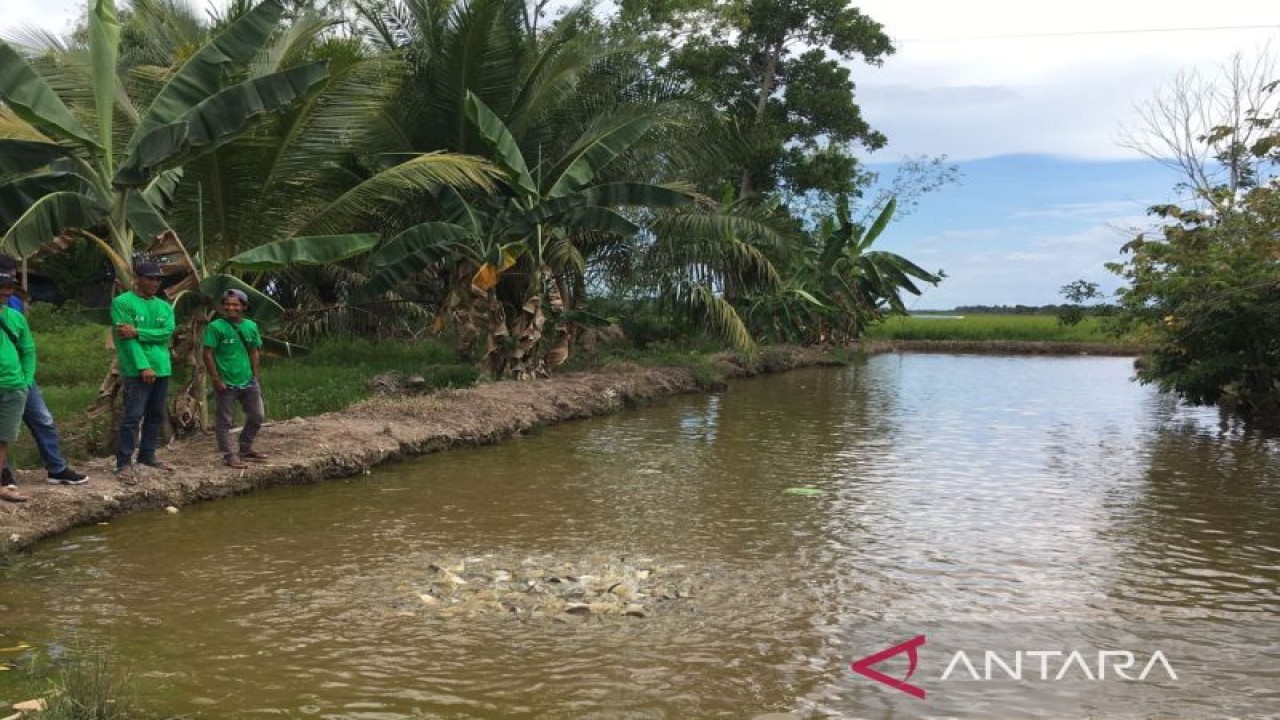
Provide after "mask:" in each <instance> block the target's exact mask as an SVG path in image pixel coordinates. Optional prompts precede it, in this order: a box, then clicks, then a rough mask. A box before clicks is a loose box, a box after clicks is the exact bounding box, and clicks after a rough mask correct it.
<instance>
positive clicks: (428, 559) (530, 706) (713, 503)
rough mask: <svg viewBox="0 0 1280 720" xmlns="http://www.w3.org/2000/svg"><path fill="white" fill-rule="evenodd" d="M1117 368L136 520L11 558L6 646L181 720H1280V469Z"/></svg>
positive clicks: (1046, 367) (504, 454)
mask: <svg viewBox="0 0 1280 720" xmlns="http://www.w3.org/2000/svg"><path fill="white" fill-rule="evenodd" d="M1131 375H1132V361H1131V360H1129V359H1124V358H1085V357H1071V358H1044V357H1033V358H1026V357H981V356H960V355H952V356H947V355H910V354H908V355H881V356H876V357H873V358H870V359H868V360H866V361H862V362H859V363H858V364H856V365H854V366H851V367H848V368H838V369H834V368H821V369H806V370H799V371H793V372H789V373H785V374H781V375H776V376H769V377H762V378H756V379H752V380H745V381H737V382H734V383H733V384H732V385H731V386H730V388H729V389H728V390H727V391H726V392H723V393H717V394H710V395H693V396H684V397H678V398H671V399H668V400H664V401H661V402H658V403H655V404H653V405H651V406H649V407H644V408H638V409H635V410H629V411H626V412H623V413H619V414H617V415H614V416H610V417H606V418H600V419H595V420H590V421H584V422H578V423H572V424H568V425H563V426H557V427H551V428H546V429H543V430H541V431H539V432H537V433H534V434H532V435H530V436H527V437H523V438H520V439H517V440H514V441H510V442H507V443H504V444H501V445H497V446H490V447H484V448H478V449H474V450H465V451H455V452H448V453H443V454H438V455H432V456H427V457H423V458H420V459H416V460H414V461H412V462H407V463H403V464H399V465H393V466H387V467H384V468H379V469H375V470H374V471H373V472H372V474H370V475H367V476H363V477H359V478H354V479H350V480H346V481H335V482H330V483H326V484H322V485H315V486H307V487H287V488H275V489H271V490H267V491H261V492H257V493H254V494H251V495H248V496H245V497H241V498H236V499H232V500H225V501H220V502H216V503H209V504H206V505H198V506H192V507H188V508H184V509H183V510H182V512H181V513H179V514H166V513H146V514H140V515H133V516H127V517H123V518H120V519H117V520H115V521H113V522H111V523H110V524H106V525H101V526H97V527H89V528H81V529H78V530H75V531H72V532H70V533H68V534H65V535H62V536H60V537H58V538H55V539H52V540H49V541H46V542H44V543H41V544H40V545H38V546H37V547H36V548H35V550H34V552H33V553H32V554H31V555H29V556H25V557H19V558H17V559H16V560H15V561H13V562H11V563H9V564H7V565H6V566H3V567H0V611H2V612H0V634H2V635H3V637H0V644H12V642H13V641H21V642H26V643H30V644H31V645H33V646H35V648H37V649H39V650H43V651H46V652H53V653H56V652H58V651H59V649H60V648H63V647H65V646H67V645H71V644H86V643H87V644H96V643H103V644H106V645H108V646H110V647H111V648H113V649H114V651H115V652H117V653H118V654H119V655H121V656H122V657H123V658H125V659H126V660H127V662H128V664H129V665H130V666H131V668H132V670H133V672H134V675H135V678H136V682H137V685H138V688H139V690H140V693H141V695H142V696H143V697H144V698H145V699H146V701H147V704H148V705H149V706H151V707H155V708H158V709H160V710H163V711H165V712H168V713H172V714H175V715H184V716H188V717H197V718H256V717H269V718H278V717H299V718H301V717H317V718H343V719H351V720H357V719H359V720H375V719H376V720H392V719H401V718H435V717H441V718H446V717H447V718H463V717H468V718H470V717H476V718H499V717H502V718H505V717H566V718H617V717H636V718H651V717H652V718H690V717H753V716H764V715H766V714H769V716H770V717H773V716H774V715H773V714H785V715H779V716H782V717H876V718H882V717H900V718H906V717H913V718H914V717H921V716H926V715H931V714H932V715H938V714H941V713H946V714H948V715H951V716H956V717H997V716H999V717H1044V718H1072V717H1122V716H1123V717H1131V716H1132V717H1147V716H1152V717H1156V716H1158V717H1188V718H1193V717H1194V718H1201V717H1217V716H1226V715H1228V714H1234V715H1235V716H1249V714H1250V713H1252V712H1259V713H1260V712H1262V711H1263V710H1264V709H1267V708H1269V709H1271V710H1274V709H1275V708H1276V707H1278V706H1280V700H1278V698H1277V696H1276V695H1275V694H1273V692H1272V690H1271V688H1272V686H1275V685H1277V684H1278V683H1276V682H1275V680H1276V678H1277V677H1280V675H1277V674H1275V673H1276V671H1277V670H1280V664H1278V663H1280V649H1278V648H1277V647H1276V638H1277V634H1276V627H1277V626H1276V624H1275V623H1276V618H1277V613H1278V612H1280V595H1278V594H1277V587H1278V584H1280V512H1278V511H1280V445H1277V443H1276V442H1275V441H1274V440H1268V439H1265V438H1259V437H1255V436H1252V435H1250V434H1248V433H1244V432H1240V431H1238V430H1235V429H1232V428H1229V427H1222V426H1220V425H1219V424H1218V418H1217V415H1216V414H1215V413H1213V412H1211V411H1205V410H1196V409H1187V408H1181V407H1179V406H1178V405H1177V404H1176V403H1174V402H1172V401H1171V400H1170V399H1169V398H1167V397H1162V396H1159V395H1157V394H1156V393H1155V392H1153V391H1152V390H1150V389H1149V388H1144V387H1140V386H1138V385H1136V384H1134V383H1132V382H1131V381H1130V376H1131ZM611 603H612V604H611ZM917 637H919V638H921V640H919V641H918V644H917V645H915V646H911V647H907V645H906V644H901V643H904V641H909V640H910V639H911V638H917ZM925 637H927V638H928V639H927V640H924V639H923V638H925ZM1259 639H1261V640H1262V641H1261V642H1259ZM1189 643H1190V646H1189V645H1188V644H1189ZM895 646H897V647H898V648H899V650H898V652H896V653H889V655H887V656H886V657H885V658H884V659H883V660H882V661H876V662H877V664H875V665H874V668H875V669H878V670H879V671H882V673H883V676H882V677H885V676H887V677H891V678H898V679H900V680H902V684H905V685H906V686H907V689H904V688H903V687H901V686H898V687H894V686H891V685H892V684H891V683H885V682H877V681H876V680H875V679H874V678H872V677H870V676H868V675H867V674H865V673H855V672H853V671H851V668H850V665H851V663H854V662H856V661H859V660H860V659H862V658H866V657H868V656H872V655H874V654H875V653H877V651H882V650H886V649H892V648H893V647H895ZM1189 647H1194V648H1196V650H1195V652H1191V650H1190V649H1189ZM1046 648H1052V649H1053V651H1054V652H1059V651H1061V654H1060V655H1054V656H1049V655H1046V654H1043V653H1045V652H1046ZM1077 650H1079V651H1080V657H1081V658H1083V660H1082V661H1081V662H1078V663H1076V664H1075V666H1073V667H1072V666H1070V665H1071V663H1070V660H1071V659H1072V656H1071V654H1070V653H1071V652H1074V651H1077ZM886 651H887V650H886ZM916 651H919V660H920V665H919V667H915V666H914V665H915V663H913V662H909V660H914V659H915V658H916ZM958 651H962V654H965V658H964V660H965V662H968V663H969V665H971V666H972V667H966V666H965V663H964V662H958V658H957V656H956V653H957V652H958ZM1101 651H1106V652H1116V653H1119V652H1130V653H1131V656H1134V655H1136V662H1135V663H1133V664H1131V665H1129V666H1128V667H1129V668H1130V670H1129V673H1128V675H1129V676H1132V677H1135V678H1136V676H1138V675H1139V673H1140V672H1142V671H1143V670H1144V669H1146V670H1149V671H1150V672H1149V673H1148V675H1149V677H1146V678H1143V679H1130V680H1122V681H1120V682H1114V681H1113V680H1114V678H1115V673H1114V668H1113V667H1110V666H1108V667H1107V668H1101V669H1103V670H1111V671H1112V672H1111V675H1109V676H1108V677H1107V678H1106V679H1103V678H1097V677H1086V676H1085V672H1083V671H1082V667H1081V666H1083V667H1084V669H1085V670H1088V675H1090V676H1095V675H1096V674H1097V673H1098V670H1099V669H1100V668H1099V667H1097V666H1098V665H1100V664H1103V663H1101V661H1099V659H1098V653H1099V652H1101ZM1157 651H1160V652H1161V655H1162V657H1163V658H1164V661H1165V662H1164V663H1163V666H1162V664H1161V663H1155V664H1154V665H1152V664H1151V663H1150V660H1151V658H1152V656H1153V655H1154V654H1155V653H1156V652H1157ZM1036 652H1040V653H1042V654H1040V655H1035V654H1034V653H1036ZM1026 653H1032V654H1031V655H1026ZM1242 654H1243V655H1247V656H1248V658H1249V662H1247V663H1244V664H1243V665H1241V663H1240V657H1241V656H1242ZM991 655H994V656H995V657H996V659H997V660H998V661H999V662H997V663H996V664H995V668H996V677H988V676H989V675H990V673H988V672H987V671H988V670H989V669H990V666H991V664H992V661H991V660H990V657H989V656H991ZM1193 655H1194V657H1192V656H1193ZM1219 656H1221V657H1232V658H1235V659H1236V665H1231V664H1230V663H1227V664H1226V665H1224V664H1222V663H1221V662H1219V660H1220V657H1219ZM1050 657H1051V659H1046V658H1050ZM1114 657H1116V656H1108V658H1107V660H1108V662H1109V661H1110V659H1114ZM6 659H8V660H11V661H14V660H17V661H19V664H21V663H20V661H21V658H15V657H13V656H7V657H0V661H3V660H6ZM1015 661H1016V662H1019V663H1024V665H1025V667H1021V668H1020V675H1019V678H1018V679H1016V680H1015V679H1014V678H1013V676H1012V673H1011V672H1006V671H1005V670H1003V669H1002V668H1003V666H1002V665H1001V664H1000V663H1001V662H1002V663H1004V664H1005V665H1009V666H1012V665H1013V663H1014V662H1015ZM1064 661H1065V662H1064ZM1064 665H1065V666H1066V667H1064ZM949 666H950V667H949ZM1148 666H1150V667H1148ZM1166 668H1167V669H1166ZM1064 669H1065V672H1063V673H1062V674H1061V675H1059V672H1060V671H1062V670H1064ZM947 670H949V672H947ZM19 674H20V673H19V672H8V673H0V698H3V697H10V698H12V697H13V692H14V691H13V689H12V688H13V685H12V683H13V682H14V678H15V676H17V675H19ZM944 675H946V677H944ZM1121 675H1122V676H1123V675H1124V673H1121ZM1173 676H1176V679H1175V677H1173ZM910 688H915V689H918V690H920V691H921V692H920V694H923V691H924V690H927V691H928V698H927V699H923V698H920V697H918V696H917V694H915V693H912V692H911V691H910ZM1205 688H1214V689H1215V692H1207V691H1206V690H1205ZM1134 708H1137V709H1136V710H1135V709H1134ZM1139 710H1140V711H1141V712H1139ZM1126 713H1128V714H1126Z"/></svg>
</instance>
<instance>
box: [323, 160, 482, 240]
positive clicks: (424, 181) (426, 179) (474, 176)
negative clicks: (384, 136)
mask: <svg viewBox="0 0 1280 720" xmlns="http://www.w3.org/2000/svg"><path fill="white" fill-rule="evenodd" d="M495 177H497V173H496V170H495V169H494V168H493V166H492V165H490V164H489V163H488V162H486V161H485V160H483V159H481V158H477V157H473V156H470V155H455V154H452V153H430V154H426V155H421V156H419V157H416V158H414V159H412V160H409V161H407V162H403V163H401V164H399V165H396V166H395V167H392V168H389V169H387V170H383V171H382V172H380V173H378V174H377V175H374V176H373V177H371V178H369V179H368V180H366V181H364V182H363V183H360V184H359V185H357V186H356V187H354V188H352V189H351V190H349V191H347V192H346V193H344V194H343V195H342V196H341V197H339V198H338V199H336V200H334V201H333V202H332V203H330V204H329V205H328V206H327V207H325V208H323V209H321V210H320V211H319V212H317V213H316V214H315V217H314V218H313V219H312V220H311V221H310V222H308V223H307V224H306V226H305V228H303V231H304V232H306V233H307V234H310V235H330V234H336V233H340V232H343V231H345V230H347V229H348V227H349V226H350V225H351V224H352V223H354V222H355V221H356V220H357V219H358V218H359V217H361V216H362V215H364V214H366V213H369V212H371V211H373V210H374V209H376V208H378V207H380V206H382V205H384V204H387V203H394V202H396V201H400V200H404V199H405V198H409V197H414V196H417V195H420V194H423V193H426V192H429V191H431V190H432V189H434V188H435V187H437V186H440V185H448V186H451V187H455V188H460V189H469V190H481V191H491V190H492V189H493V187H494V185H493V181H494V178H495Z"/></svg>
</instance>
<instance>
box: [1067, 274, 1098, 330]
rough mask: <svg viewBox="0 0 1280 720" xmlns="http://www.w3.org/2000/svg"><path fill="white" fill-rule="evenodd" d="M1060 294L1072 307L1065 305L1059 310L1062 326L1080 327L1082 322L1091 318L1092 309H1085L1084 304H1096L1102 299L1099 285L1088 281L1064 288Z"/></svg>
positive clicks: (1069, 284)
mask: <svg viewBox="0 0 1280 720" xmlns="http://www.w3.org/2000/svg"><path fill="white" fill-rule="evenodd" d="M1058 294H1059V295H1061V296H1062V297H1064V298H1066V300H1067V302H1069V303H1071V304H1070V305H1063V306H1062V307H1061V308H1059V309H1058V313H1057V314H1058V323H1059V324H1060V325H1066V326H1071V325H1078V324H1080V322H1081V321H1082V320H1084V319H1085V318H1086V317H1088V316H1089V313H1090V310H1091V309H1090V308H1086V307H1084V305H1083V303H1086V302H1094V301H1097V300H1100V299H1102V297H1103V295H1102V291H1101V290H1100V289H1099V288H1098V283H1095V282H1089V281H1088V280H1075V281H1072V282H1069V283H1067V284H1066V285H1063V286H1062V289H1060V290H1058Z"/></svg>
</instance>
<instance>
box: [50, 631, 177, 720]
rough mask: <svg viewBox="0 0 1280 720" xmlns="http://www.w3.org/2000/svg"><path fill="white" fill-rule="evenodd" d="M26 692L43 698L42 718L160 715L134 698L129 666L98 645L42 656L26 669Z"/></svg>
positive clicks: (112, 719) (104, 719)
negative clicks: (58, 654)
mask: <svg viewBox="0 0 1280 720" xmlns="http://www.w3.org/2000/svg"><path fill="white" fill-rule="evenodd" d="M29 670H30V674H31V676H32V678H34V679H33V681H31V682H29V683H27V684H28V686H29V687H28V692H29V693H30V694H31V695H32V696H33V697H40V698H43V699H44V701H45V709H44V710H43V711H42V712H40V713H39V717H40V718H41V720H146V719H147V718H159V717H160V716H159V715H156V714H152V713H150V712H148V711H146V710H145V709H144V708H142V707H141V706H140V705H139V703H138V700H137V691H136V689H135V682H134V679H133V675H132V673H131V672H130V670H129V669H128V668H127V667H125V666H124V665H122V664H121V662H120V660H119V659H118V658H116V657H115V656H114V655H113V654H112V653H110V652H108V651H106V650H103V649H101V648H89V647H74V648H72V649H70V650H67V651H64V652H63V653H62V654H61V655H60V656H59V657H57V658H41V659H39V660H38V661H36V662H35V663H34V664H33V666H32V667H31V668H30V669H29Z"/></svg>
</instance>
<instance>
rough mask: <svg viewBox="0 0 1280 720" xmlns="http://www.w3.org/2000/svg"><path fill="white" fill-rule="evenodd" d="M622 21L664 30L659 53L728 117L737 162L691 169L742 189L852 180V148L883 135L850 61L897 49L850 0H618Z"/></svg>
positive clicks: (823, 186) (835, 185) (815, 186)
mask: <svg viewBox="0 0 1280 720" xmlns="http://www.w3.org/2000/svg"><path fill="white" fill-rule="evenodd" d="M619 17H620V21H621V23H622V25H624V26H625V27H627V28H630V29H631V31H633V32H639V33H642V34H647V35H648V36H650V37H651V38H656V39H661V42H660V43H659V47H660V48H661V50H660V52H661V54H662V55H663V57H662V59H661V62H662V63H663V64H664V65H665V66H666V69H667V70H669V71H670V72H672V73H675V74H676V76H677V77H679V78H680V79H682V80H683V81H684V82H687V83H689V84H690V85H691V86H692V87H693V88H694V89H695V90H696V91H698V92H700V93H703V94H705V95H706V96H707V97H708V98H710V99H711V100H712V101H713V102H714V103H715V104H716V105H717V106H718V107H719V108H720V109H721V110H722V111H723V112H725V113H727V115H728V118H729V125H728V132H729V133H730V134H731V135H732V136H734V137H735V139H736V140H737V142H739V143H740V149H741V152H740V153H739V155H738V159H737V162H735V163H733V164H732V165H729V166H723V167H720V168H716V169H715V172H710V169H709V168H708V171H709V172H708V173H707V175H706V176H704V177H702V178H699V180H700V181H701V182H702V183H705V185H706V187H708V189H712V188H715V187H718V186H720V185H722V184H723V183H726V182H732V183H734V184H735V185H736V186H737V188H738V193H739V196H740V197H749V196H751V195H752V194H754V193H768V192H772V191H774V190H775V189H779V188H782V189H786V190H788V191H790V192H791V193H794V194H801V193H804V192H807V191H810V190H817V191H820V192H825V193H830V194H841V193H846V192H850V191H852V190H854V189H855V188H856V185H857V180H858V178H857V161H856V159H855V158H854V156H853V152H852V149H853V145H855V144H860V145H862V146H864V147H866V148H868V149H872V150H874V149H876V148H879V147H881V146H883V145H884V143H885V138H884V136H883V135H881V134H880V133H879V132H877V131H875V130H873V129H872V128H871V127H870V126H869V125H868V124H867V122H866V121H865V120H864V119H863V117H862V113H861V111H860V109H859V108H858V105H857V103H856V102H855V89H856V87H855V84H854V82H853V74H852V71H851V70H850V68H849V66H848V65H847V63H849V62H851V61H854V60H864V61H866V62H868V63H870V64H872V65H879V64H880V63H881V62H882V61H883V59H884V58H885V56H887V55H889V54H891V53H892V52H893V45H892V44H891V43H890V41H889V38H888V36H886V35H885V33H884V31H883V28H882V26H881V25H880V24H879V23H877V22H875V21H874V20H872V19H871V18H869V17H868V16H866V15H864V14H863V13H862V12H861V11H860V10H858V9H857V8H856V7H852V6H850V5H849V3H848V2H846V0H623V2H622V3H621V4H620V16H619Z"/></svg>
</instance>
